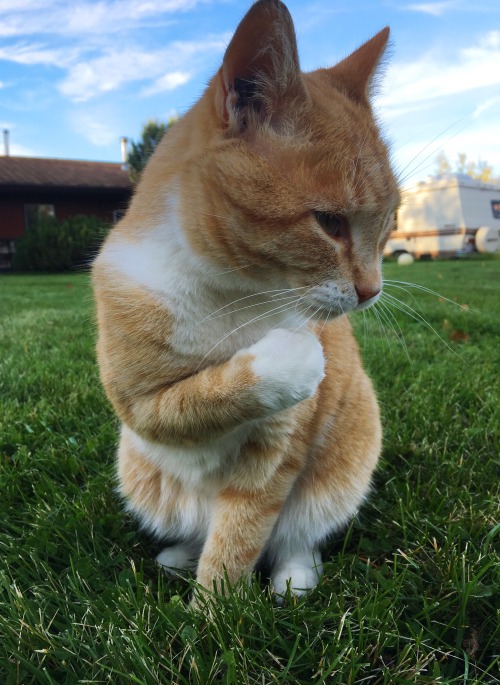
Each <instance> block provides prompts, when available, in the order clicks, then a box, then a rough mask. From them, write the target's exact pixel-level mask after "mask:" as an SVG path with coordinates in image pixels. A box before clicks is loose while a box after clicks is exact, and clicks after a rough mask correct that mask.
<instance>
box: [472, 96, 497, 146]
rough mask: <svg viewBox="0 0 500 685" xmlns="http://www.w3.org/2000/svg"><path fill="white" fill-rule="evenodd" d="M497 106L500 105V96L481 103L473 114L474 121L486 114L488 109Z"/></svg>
mask: <svg viewBox="0 0 500 685" xmlns="http://www.w3.org/2000/svg"><path fill="white" fill-rule="evenodd" d="M496 104H500V95H499V96H497V97H494V98H488V99H487V100H483V102H480V103H479V105H477V107H476V109H475V110H474V111H473V112H472V116H473V117H474V119H477V117H479V116H481V114H482V113H483V112H486V111H487V110H488V109H490V107H494V106H495V105H496ZM499 137H500V136H499Z"/></svg>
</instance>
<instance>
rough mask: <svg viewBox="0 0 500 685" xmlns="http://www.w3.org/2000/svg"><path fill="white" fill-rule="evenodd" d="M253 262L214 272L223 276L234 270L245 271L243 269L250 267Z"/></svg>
mask: <svg viewBox="0 0 500 685" xmlns="http://www.w3.org/2000/svg"><path fill="white" fill-rule="evenodd" d="M250 267H251V264H245V265H244V266H234V267H233V268H232V269H226V270H225V271H219V272H218V273H216V274H214V276H223V275H224V274H230V273H232V272H233V271H243V269H249V268H250Z"/></svg>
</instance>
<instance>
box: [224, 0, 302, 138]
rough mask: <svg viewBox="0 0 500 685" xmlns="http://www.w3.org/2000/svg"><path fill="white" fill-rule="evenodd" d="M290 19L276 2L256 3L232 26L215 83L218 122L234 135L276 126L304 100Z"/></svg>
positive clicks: (295, 42)
mask: <svg viewBox="0 0 500 685" xmlns="http://www.w3.org/2000/svg"><path fill="white" fill-rule="evenodd" d="M306 97H307V96H306V91H305V87H304V85H303V82H302V77H301V74H300V66H299V57H298V51H297V41H296V38H295V30H294V27H293V22H292V18H291V16H290V13H289V11H288V9H287V8H286V6H285V5H284V4H283V3H282V2H280V0H259V1H258V2H256V3H255V4H254V5H252V7H251V8H250V10H249V11H248V12H247V14H246V15H245V17H244V18H243V19H242V21H241V22H240V24H239V25H238V27H237V29H236V31H235V34H234V36H233V38H232V40H231V42H230V43H229V46H228V48H227V50H226V54H225V55H224V60H223V63H222V67H221V69H220V70H219V73H218V75H217V80H216V109H217V113H218V115H219V119H220V120H221V121H222V122H223V124H224V125H225V126H226V127H227V128H229V129H232V130H233V131H234V132H235V133H241V132H242V131H244V130H245V129H246V128H248V127H249V126H251V125H252V124H253V123H267V124H270V125H274V126H279V123H280V120H282V119H285V118H286V112H287V111H289V110H290V108H291V107H293V105H294V104H296V102H297V98H302V99H304V98H306Z"/></svg>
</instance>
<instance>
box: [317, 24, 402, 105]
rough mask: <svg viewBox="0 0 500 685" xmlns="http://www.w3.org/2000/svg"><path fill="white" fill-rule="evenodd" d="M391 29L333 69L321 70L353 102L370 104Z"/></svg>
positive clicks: (374, 38) (376, 36) (364, 44)
mask: <svg viewBox="0 0 500 685" xmlns="http://www.w3.org/2000/svg"><path fill="white" fill-rule="evenodd" d="M389 33H390V29H389V27H388V26H386V27H385V28H384V29H382V31H380V32H379V33H377V34H376V35H375V36H373V38H371V39H370V40H369V41H367V42H366V43H363V45H362V46H361V47H359V48H358V49H357V50H355V51H354V52H353V53H352V54H350V55H349V56H348V57H346V58H345V59H343V60H342V61H341V62H339V63H338V64H336V65H335V66H334V67H332V68H331V69H319V70H318V71H319V72H322V73H323V74H324V75H325V76H328V78H329V80H330V81H331V83H332V85H334V86H335V87H337V88H339V89H341V90H343V91H344V92H345V93H346V95H348V96H349V97H350V98H351V100H354V101H355V102H358V103H359V104H366V105H367V104H368V103H369V101H370V95H371V91H372V86H373V82H374V78H375V75H376V73H377V68H378V66H379V64H380V62H381V60H382V58H383V56H384V52H385V50H386V48H387V42H388V40H389Z"/></svg>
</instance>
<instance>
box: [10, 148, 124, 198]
mask: <svg viewBox="0 0 500 685" xmlns="http://www.w3.org/2000/svg"><path fill="white" fill-rule="evenodd" d="M2 186H4V187H5V186H9V187H11V188H13V187H17V188H22V187H27V186H29V187H31V188H33V187H39V188H47V187H50V188H101V189H103V188H107V189H110V190H111V189H121V190H126V189H130V188H131V186H132V184H131V182H130V179H129V177H128V173H127V171H126V170H124V169H123V168H122V165H121V164H115V163H111V162H82V161H77V160H72V159H47V158H41V157H10V156H8V157H7V156H5V157H2V156H0V187H2Z"/></svg>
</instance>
